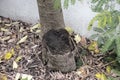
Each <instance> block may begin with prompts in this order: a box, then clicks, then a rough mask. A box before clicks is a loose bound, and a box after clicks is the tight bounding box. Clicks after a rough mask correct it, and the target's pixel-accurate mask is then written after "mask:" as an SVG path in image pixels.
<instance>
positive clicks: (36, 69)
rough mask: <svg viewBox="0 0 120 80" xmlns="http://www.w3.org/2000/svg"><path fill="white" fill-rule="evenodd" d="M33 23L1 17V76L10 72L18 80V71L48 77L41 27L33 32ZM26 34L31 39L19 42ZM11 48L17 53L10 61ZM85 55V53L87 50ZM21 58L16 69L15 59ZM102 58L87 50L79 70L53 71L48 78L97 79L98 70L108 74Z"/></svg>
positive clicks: (39, 78) (10, 77)
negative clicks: (7, 55)
mask: <svg viewBox="0 0 120 80" xmlns="http://www.w3.org/2000/svg"><path fill="white" fill-rule="evenodd" d="M33 26H34V25H32V24H28V23H25V22H22V21H19V20H17V21H16V20H11V19H9V18H5V17H2V16H0V75H2V74H4V75H6V76H7V78H8V80H15V77H16V75H17V73H21V74H28V75H31V76H33V79H32V80H45V75H46V69H45V66H44V65H43V64H42V62H41V59H40V56H41V37H40V27H37V28H35V29H34V30H33V31H31V28H32V27H33ZM37 30H39V31H37ZM24 36H27V39H26V40H24V41H23V42H21V43H19V44H18V42H19V41H20V40H21V39H22V38H23V37H24ZM11 49H14V51H15V54H14V55H13V56H12V57H11V58H10V59H8V60H5V59H3V56H4V55H5V54H6V52H8V51H10V50H11ZM78 49H79V48H78ZM85 52H86V51H85ZM81 54H84V51H83V52H82V53H81ZM18 57H21V59H20V60H19V61H18V62H17V64H18V67H17V68H15V69H14V68H13V62H14V61H15V60H16V58H18ZM102 58H103V57H102V55H97V56H93V55H92V54H91V53H87V55H83V56H81V59H82V61H83V65H82V66H81V67H80V68H78V69H77V70H76V71H72V72H69V73H66V74H63V73H61V72H50V74H49V75H48V76H47V77H48V78H49V80H97V79H96V78H95V74H96V73H97V72H103V73H105V74H106V72H105V66H104V65H105V64H104V63H103V62H102ZM0 79H2V78H1V77H0Z"/></svg>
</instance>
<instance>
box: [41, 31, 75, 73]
mask: <svg viewBox="0 0 120 80" xmlns="http://www.w3.org/2000/svg"><path fill="white" fill-rule="evenodd" d="M43 46H44V48H45V50H46V51H44V54H43V55H42V59H43V62H44V64H46V66H47V68H48V69H49V70H52V71H61V72H70V71H73V70H75V69H76V63H75V54H76V51H77V49H76V48H75V46H74V44H73V42H72V40H71V38H70V36H69V33H68V32H67V31H66V30H64V29H58V30H54V29H52V30H50V31H48V32H47V33H45V34H44V36H43ZM45 52H46V53H45Z"/></svg>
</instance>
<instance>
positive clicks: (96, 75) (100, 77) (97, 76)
mask: <svg viewBox="0 0 120 80" xmlns="http://www.w3.org/2000/svg"><path fill="white" fill-rule="evenodd" d="M95 77H96V78H97V79H100V80H107V77H106V75H105V74H103V73H96V74H95Z"/></svg>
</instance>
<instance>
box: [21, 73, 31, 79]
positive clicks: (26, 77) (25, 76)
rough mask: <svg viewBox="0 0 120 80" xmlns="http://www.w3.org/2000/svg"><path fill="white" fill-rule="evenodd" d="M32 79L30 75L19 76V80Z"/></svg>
mask: <svg viewBox="0 0 120 80" xmlns="http://www.w3.org/2000/svg"><path fill="white" fill-rule="evenodd" d="M32 77H33V76H31V75H28V74H21V79H22V80H32Z"/></svg>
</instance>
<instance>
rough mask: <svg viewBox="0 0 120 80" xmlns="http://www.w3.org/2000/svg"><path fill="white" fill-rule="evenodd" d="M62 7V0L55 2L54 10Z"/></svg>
mask: <svg viewBox="0 0 120 80" xmlns="http://www.w3.org/2000/svg"><path fill="white" fill-rule="evenodd" d="M60 7H61V0H54V8H55V9H60Z"/></svg>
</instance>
